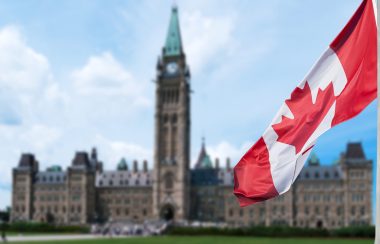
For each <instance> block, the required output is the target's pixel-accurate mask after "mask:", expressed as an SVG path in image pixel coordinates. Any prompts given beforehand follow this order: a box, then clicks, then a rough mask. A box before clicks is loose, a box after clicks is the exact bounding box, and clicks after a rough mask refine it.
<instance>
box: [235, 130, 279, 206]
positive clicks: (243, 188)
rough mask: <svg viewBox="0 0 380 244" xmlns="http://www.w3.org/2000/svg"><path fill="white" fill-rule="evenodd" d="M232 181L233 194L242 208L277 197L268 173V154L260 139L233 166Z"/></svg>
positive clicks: (262, 140)
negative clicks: (233, 183) (233, 185)
mask: <svg viewBox="0 0 380 244" xmlns="http://www.w3.org/2000/svg"><path fill="white" fill-rule="evenodd" d="M252 162H254V163H252ZM234 181H235V188H234V193H235V195H236V196H237V197H238V199H239V202H240V206H242V207H243V206H247V205H250V204H252V203H256V202H261V201H264V200H266V199H268V198H273V197H275V196H277V195H278V192H277V190H276V188H275V187H274V184H273V179H272V175H271V172H270V163H269V152H268V149H267V147H266V145H265V142H264V139H263V138H262V137H261V138H260V139H259V140H258V141H257V142H256V144H255V145H253V146H252V147H251V149H249V151H248V152H247V153H246V154H245V155H244V156H243V158H242V159H241V160H240V162H239V164H238V165H236V166H235V168H234ZM246 196H254V197H250V198H247V197H246Z"/></svg>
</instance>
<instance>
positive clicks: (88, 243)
mask: <svg viewBox="0 0 380 244" xmlns="http://www.w3.org/2000/svg"><path fill="white" fill-rule="evenodd" d="M12 243H16V242H12ZM17 243H18V244H21V243H22V244H32V243H33V244H36V242H17ZM38 243H46V244H50V243H59V244H66V243H67V244H148V243H154V244H204V243H206V244H207V243H211V244H274V243H280V244H319V243H323V244H359V243H360V244H361V243H363V244H367V243H368V244H369V243H371V244H372V243H373V240H370V239H321V238H319V239H311V238H310V239H307V238H251V237H223V236H201V237H199V236H197V237H190V236H181V237H146V238H145V237H141V238H125V239H112V240H111V239H103V240H102V239H99V240H82V241H54V242H38Z"/></svg>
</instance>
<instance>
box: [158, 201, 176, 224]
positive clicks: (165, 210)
mask: <svg viewBox="0 0 380 244" xmlns="http://www.w3.org/2000/svg"><path fill="white" fill-rule="evenodd" d="M160 217H161V219H164V220H166V221H170V220H173V219H174V208H173V207H172V206H171V205H165V206H163V207H162V208H161V213H160Z"/></svg>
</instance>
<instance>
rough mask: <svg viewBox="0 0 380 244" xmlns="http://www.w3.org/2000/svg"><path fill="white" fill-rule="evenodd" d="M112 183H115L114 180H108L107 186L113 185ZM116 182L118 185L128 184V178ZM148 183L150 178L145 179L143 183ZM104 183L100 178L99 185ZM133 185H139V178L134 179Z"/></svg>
mask: <svg viewBox="0 0 380 244" xmlns="http://www.w3.org/2000/svg"><path fill="white" fill-rule="evenodd" d="M114 183H116V182H114V181H113V180H109V181H108V186H113V185H114ZM118 183H119V186H129V180H119V181H118ZM149 184H150V180H146V181H145V185H149ZM103 185H104V183H103V180H100V181H99V186H103ZM134 185H135V186H139V185H140V180H138V179H137V180H135V184H134Z"/></svg>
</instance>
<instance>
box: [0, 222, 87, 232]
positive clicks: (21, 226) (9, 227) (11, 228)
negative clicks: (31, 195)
mask: <svg viewBox="0 0 380 244" xmlns="http://www.w3.org/2000/svg"><path fill="white" fill-rule="evenodd" d="M1 228H2V229H4V230H5V231H7V232H14V233H76V234H79V233H83V234H84V233H89V232H90V229H89V227H86V226H72V225H70V226H63V225H62V226H60V225H57V226H56V225H52V224H47V223H27V222H16V223H11V224H3V225H2V226H1Z"/></svg>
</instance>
